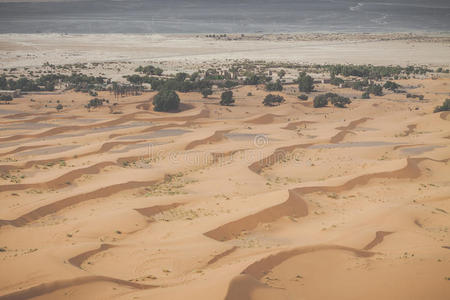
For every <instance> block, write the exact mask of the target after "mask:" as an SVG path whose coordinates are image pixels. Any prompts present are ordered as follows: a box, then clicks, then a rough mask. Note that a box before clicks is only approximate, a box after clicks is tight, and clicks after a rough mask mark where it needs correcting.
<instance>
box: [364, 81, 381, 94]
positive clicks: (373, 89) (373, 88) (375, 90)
mask: <svg viewBox="0 0 450 300" xmlns="http://www.w3.org/2000/svg"><path fill="white" fill-rule="evenodd" d="M366 91H367V92H368V93H370V94H374V95H375V96H383V87H382V86H381V85H379V84H374V83H371V84H370V85H369V86H368V87H367V90H366Z"/></svg>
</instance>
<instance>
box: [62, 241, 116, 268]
mask: <svg viewBox="0 0 450 300" xmlns="http://www.w3.org/2000/svg"><path fill="white" fill-rule="evenodd" d="M113 247H115V246H114V245H110V244H101V245H100V247H98V248H97V249H94V250H90V251H86V252H83V253H81V254H79V255H77V256H74V257H71V258H69V260H68V261H69V263H71V264H72V265H74V266H75V267H77V268H80V269H81V265H82V264H83V262H84V261H86V260H87V259H89V257H91V256H93V255H95V254H97V253H100V252H102V251H106V250H108V249H111V248H113Z"/></svg>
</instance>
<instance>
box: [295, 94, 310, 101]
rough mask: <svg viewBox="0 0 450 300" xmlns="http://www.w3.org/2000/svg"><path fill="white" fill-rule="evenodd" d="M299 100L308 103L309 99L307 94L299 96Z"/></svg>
mask: <svg viewBox="0 0 450 300" xmlns="http://www.w3.org/2000/svg"><path fill="white" fill-rule="evenodd" d="M297 98H298V99H300V100H303V101H306V100H308V99H309V97H308V96H307V95H305V94H301V95H299V96H297Z"/></svg>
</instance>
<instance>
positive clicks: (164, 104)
mask: <svg viewBox="0 0 450 300" xmlns="http://www.w3.org/2000/svg"><path fill="white" fill-rule="evenodd" d="M179 105H180V98H179V97H178V95H177V93H176V92H175V91H173V90H162V91H160V92H159V93H158V94H156V96H155V97H154V98H153V110H155V111H165V112H167V111H171V110H176V109H178V106H179Z"/></svg>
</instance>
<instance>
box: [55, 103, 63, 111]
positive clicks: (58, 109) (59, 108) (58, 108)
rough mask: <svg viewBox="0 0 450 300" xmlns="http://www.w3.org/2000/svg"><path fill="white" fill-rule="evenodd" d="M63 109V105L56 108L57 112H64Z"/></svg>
mask: <svg viewBox="0 0 450 300" xmlns="http://www.w3.org/2000/svg"><path fill="white" fill-rule="evenodd" d="M62 109H63V106H62V104H61V103H60V104H58V105H57V106H56V110H57V111H60V110H62Z"/></svg>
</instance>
